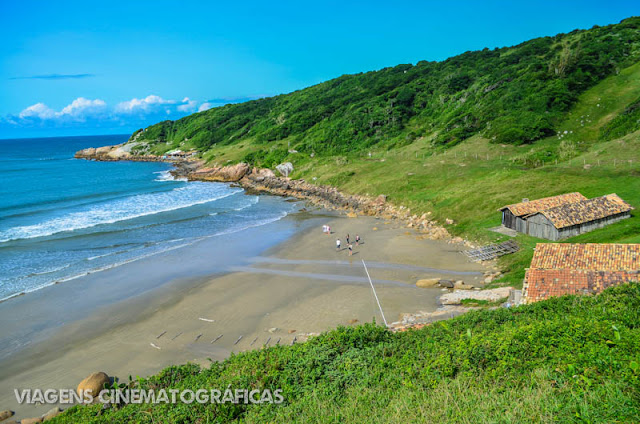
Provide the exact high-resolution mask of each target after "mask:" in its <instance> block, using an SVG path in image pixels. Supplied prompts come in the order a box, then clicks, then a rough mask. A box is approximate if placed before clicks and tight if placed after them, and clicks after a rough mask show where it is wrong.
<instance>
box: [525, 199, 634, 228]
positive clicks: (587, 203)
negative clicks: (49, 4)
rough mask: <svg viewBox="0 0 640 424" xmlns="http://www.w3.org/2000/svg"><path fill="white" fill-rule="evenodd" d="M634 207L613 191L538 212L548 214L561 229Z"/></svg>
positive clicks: (554, 224)
mask: <svg viewBox="0 0 640 424" xmlns="http://www.w3.org/2000/svg"><path fill="white" fill-rule="evenodd" d="M632 209H633V207H631V206H630V205H629V204H628V203H626V202H625V201H624V200H622V199H621V198H620V197H619V196H618V195H617V194H615V193H613V194H607V195H606V196H601V197H594V198H593V199H585V200H581V201H579V202H574V203H565V204H562V205H559V206H555V207H553V208H549V209H546V210H542V211H539V212H537V213H540V214H542V215H544V216H546V217H547V218H548V219H549V221H551V223H552V224H553V226H554V227H556V228H558V229H560V228H565V227H570V226H572V225H578V224H584V223H585V222H590V221H595V220H597V219H602V218H606V217H608V216H612V215H617V214H620V213H624V212H629V211H630V210H632ZM531 215H534V214H531Z"/></svg>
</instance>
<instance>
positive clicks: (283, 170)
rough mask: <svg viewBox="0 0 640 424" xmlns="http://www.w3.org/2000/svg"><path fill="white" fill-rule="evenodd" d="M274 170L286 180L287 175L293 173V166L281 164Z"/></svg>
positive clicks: (287, 163) (288, 163)
mask: <svg viewBox="0 0 640 424" xmlns="http://www.w3.org/2000/svg"><path fill="white" fill-rule="evenodd" d="M276 170H277V171H278V172H279V173H280V174H281V175H282V176H283V177H285V178H288V177H289V175H290V174H291V173H292V172H293V164H292V163H291V162H285V163H281V164H280V165H277V166H276Z"/></svg>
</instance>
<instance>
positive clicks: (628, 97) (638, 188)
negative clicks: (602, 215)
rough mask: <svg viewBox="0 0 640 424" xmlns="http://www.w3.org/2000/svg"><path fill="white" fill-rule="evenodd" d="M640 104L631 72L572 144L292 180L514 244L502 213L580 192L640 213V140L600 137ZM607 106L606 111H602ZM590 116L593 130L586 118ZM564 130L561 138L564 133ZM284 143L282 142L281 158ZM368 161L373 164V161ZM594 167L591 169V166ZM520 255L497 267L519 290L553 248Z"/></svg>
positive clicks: (385, 159) (392, 161)
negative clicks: (526, 202)
mask: <svg viewBox="0 0 640 424" xmlns="http://www.w3.org/2000/svg"><path fill="white" fill-rule="evenodd" d="M638 97H640V64H636V65H634V66H631V67H629V68H626V69H623V70H622V71H621V72H620V73H619V75H615V76H611V77H609V78H607V79H605V80H604V81H602V82H601V83H600V84H598V85H596V86H595V87H593V88H591V89H590V90H588V91H586V92H585V93H583V94H582V96H581V97H580V99H579V101H578V103H577V104H576V106H575V108H574V109H573V110H572V112H570V113H569V114H568V118H567V120H566V122H565V123H563V124H562V125H561V126H560V127H561V128H563V129H564V130H566V131H567V132H568V133H567V135H566V136H565V135H563V136H562V137H561V138H560V139H558V137H557V136H552V137H549V138H547V139H544V140H541V141H539V142H536V143H535V144H533V145H523V146H514V145H500V144H493V143H490V142H489V140H486V139H483V138H481V137H477V136H476V137H472V138H470V139H468V140H466V141H465V142H464V143H461V144H459V145H457V146H455V147H452V148H450V149H447V150H442V149H439V148H434V145H433V144H432V140H431V138H422V139H418V140H417V141H415V142H413V143H411V144H409V145H407V146H404V147H401V148H394V149H392V150H386V149H378V150H376V149H372V150H371V151H370V152H365V153H360V154H353V155H348V154H347V155H342V156H337V157H316V158H310V157H308V156H306V155H304V154H294V155H292V156H291V157H290V159H291V160H292V162H293V164H294V166H295V167H296V169H295V172H294V175H293V177H294V178H304V179H306V180H307V181H310V182H313V183H316V184H327V185H333V186H336V187H338V188H340V189H341V190H343V191H346V192H350V193H357V194H369V195H372V196H377V195H378V194H385V195H387V196H388V199H389V201H390V202H392V203H394V204H397V205H404V206H407V207H409V208H410V209H411V210H412V212H414V213H416V214H418V215H420V214H422V213H425V212H431V215H430V216H431V217H432V218H434V219H436V220H437V221H439V222H440V223H444V222H445V220H446V219H447V218H450V219H453V220H454V222H455V223H454V224H453V225H447V226H446V227H447V229H448V230H449V231H450V232H451V233H453V234H455V235H459V236H462V237H465V238H467V239H471V240H475V241H477V242H479V243H489V242H497V241H503V240H506V239H507V237H506V236H502V235H499V234H497V233H494V232H491V231H489V229H490V228H492V227H495V226H498V225H500V219H501V217H500V213H499V212H498V211H497V209H498V208H499V207H501V206H504V205H507V204H511V203H516V202H519V201H521V200H522V199H523V198H529V199H535V198H539V197H545V196H552V195H556V194H561V193H566V192H572V191H579V192H581V193H582V194H584V195H585V196H587V197H596V196H601V195H604V194H608V193H617V194H618V195H619V196H621V197H622V198H623V199H624V200H626V201H627V202H629V203H630V204H631V205H632V206H634V207H636V208H638V207H640V179H639V178H638V176H640V153H639V152H640V132H635V133H631V134H628V135H627V136H625V137H623V138H621V139H617V140H612V141H607V142H602V141H600V139H599V134H600V128H601V127H602V126H603V125H605V124H606V123H607V122H609V121H610V119H611V118H612V117H613V116H616V115H617V114H618V113H620V112H621V111H623V110H624V108H625V107H626V105H627V104H628V103H629V102H632V101H634V100H635V99H637V98H638ZM598 105H600V106H598ZM587 115H589V116H590V119H589V121H590V122H586V121H585V120H584V119H583V122H582V124H581V122H580V117H581V116H587ZM564 130H563V131H564ZM283 146H286V140H284V141H282V145H280V146H277V147H279V148H282V147H283ZM253 148H255V147H253V146H252V145H251V144H247V143H243V148H242V149H241V150H237V149H235V148H234V147H233V146H226V147H224V148H221V149H219V150H216V153H215V154H216V155H217V159H216V160H217V161H219V163H226V162H227V161H232V162H233V161H238V160H241V159H242V157H244V155H245V154H246V152H247V151H248V150H251V149H253ZM369 153H370V154H369ZM585 165H586V166H585ZM516 241H517V242H518V243H519V245H520V246H521V250H520V251H519V252H517V253H515V254H513V255H509V256H505V257H503V258H502V259H500V261H499V266H500V267H501V269H502V270H503V272H504V276H503V277H502V278H501V279H500V280H498V281H497V284H504V285H507V284H508V285H513V286H515V287H520V286H521V285H522V279H523V278H524V272H525V268H526V267H527V266H528V264H529V263H530V261H531V257H532V255H533V248H534V247H535V245H536V243H539V242H547V240H542V239H536V238H533V237H529V236H526V235H522V234H520V235H518V236H517V237H516ZM563 241H566V242H599V243H600V242H620V243H633V242H640V219H639V218H638V217H637V216H635V215H634V216H632V218H631V219H628V220H624V221H622V222H619V223H616V224H613V225H610V226H608V227H605V228H603V229H599V230H596V231H593V232H591V233H588V234H584V235H580V236H578V237H574V238H572V239H567V240H563Z"/></svg>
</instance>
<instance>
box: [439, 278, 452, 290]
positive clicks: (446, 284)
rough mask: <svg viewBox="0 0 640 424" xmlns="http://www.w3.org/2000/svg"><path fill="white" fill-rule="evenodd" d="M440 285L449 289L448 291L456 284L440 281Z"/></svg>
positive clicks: (449, 281)
mask: <svg viewBox="0 0 640 424" xmlns="http://www.w3.org/2000/svg"><path fill="white" fill-rule="evenodd" d="M438 285H439V286H440V287H444V288H447V289H452V288H453V285H454V283H453V281H451V280H438Z"/></svg>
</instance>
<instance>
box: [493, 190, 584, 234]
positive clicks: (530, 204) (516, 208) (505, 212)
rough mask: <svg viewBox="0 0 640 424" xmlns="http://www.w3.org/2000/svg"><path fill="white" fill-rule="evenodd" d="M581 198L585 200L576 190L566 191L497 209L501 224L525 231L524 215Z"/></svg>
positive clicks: (577, 200)
mask: <svg viewBox="0 0 640 424" xmlns="http://www.w3.org/2000/svg"><path fill="white" fill-rule="evenodd" d="M581 200H587V198H586V197H584V196H583V195H582V194H580V193H577V192H575V193H566V194H561V195H558V196H552V197H545V198H542V199H536V200H531V201H529V200H527V199H524V200H523V201H522V202H520V203H514V204H512V205H507V206H503V207H502V208H500V209H498V210H499V211H500V212H502V225H504V226H505V227H507V228H511V229H512V230H516V231H518V232H521V233H527V223H526V221H525V220H524V217H525V216H528V215H533V214H535V213H537V212H540V211H543V210H545V209H549V208H552V207H555V206H560V205H564V204H566V203H574V202H579V201H581Z"/></svg>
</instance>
